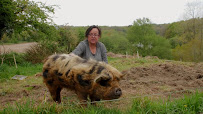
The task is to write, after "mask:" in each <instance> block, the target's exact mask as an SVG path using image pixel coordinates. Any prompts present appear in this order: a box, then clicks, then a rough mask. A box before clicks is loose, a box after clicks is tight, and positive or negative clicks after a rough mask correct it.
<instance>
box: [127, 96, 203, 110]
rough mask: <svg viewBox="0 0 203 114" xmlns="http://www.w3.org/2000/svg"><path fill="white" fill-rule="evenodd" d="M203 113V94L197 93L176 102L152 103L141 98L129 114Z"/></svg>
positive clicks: (135, 101)
mask: <svg viewBox="0 0 203 114" xmlns="http://www.w3.org/2000/svg"><path fill="white" fill-rule="evenodd" d="M202 112H203V93H198V92H196V93H195V94H193V95H191V96H184V98H182V99H176V100H175V101H173V102H171V101H165V102H163V101H161V100H160V101H157V102H155V101H152V100H150V99H149V98H140V99H135V100H134V101H133V105H132V107H131V109H130V111H129V113H135V114H137V113H156V114H167V113H170V114H198V113H202Z"/></svg>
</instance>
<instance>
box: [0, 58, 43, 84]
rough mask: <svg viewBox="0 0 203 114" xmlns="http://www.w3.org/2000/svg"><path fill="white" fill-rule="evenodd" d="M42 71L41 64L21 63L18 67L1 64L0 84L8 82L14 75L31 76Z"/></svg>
mask: <svg viewBox="0 0 203 114" xmlns="http://www.w3.org/2000/svg"><path fill="white" fill-rule="evenodd" d="M41 71H42V64H31V63H28V62H27V63H23V64H20V65H18V67H17V68H16V67H15V65H12V66H11V65H8V64H3V65H1V66H0V82H3V81H5V80H8V79H10V78H12V77H13V76H15V75H25V76H32V75H34V74H36V73H38V72H41Z"/></svg>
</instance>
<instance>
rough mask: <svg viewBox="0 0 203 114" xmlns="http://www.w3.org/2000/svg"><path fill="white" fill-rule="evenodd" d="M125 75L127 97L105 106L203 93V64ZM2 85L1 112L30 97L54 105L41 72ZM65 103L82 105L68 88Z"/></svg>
mask: <svg viewBox="0 0 203 114" xmlns="http://www.w3.org/2000/svg"><path fill="white" fill-rule="evenodd" d="M14 46H16V45H14ZM17 46H19V45H17ZM24 46H26V44H25V45H24ZM20 47H22V45H21V46H20ZM18 51H19V50H18ZM19 52H22V50H21V51H19ZM123 62H125V59H123ZM122 73H123V74H124V75H125V76H124V79H123V80H121V81H120V83H121V88H122V91H123V96H122V97H121V98H120V99H121V100H120V101H118V102H117V104H115V103H111V102H110V103H109V102H107V103H105V104H106V106H108V107H111V106H115V105H116V106H118V107H119V108H124V107H126V106H129V105H130V104H131V103H132V102H131V101H132V99H133V98H138V97H144V96H148V97H151V98H153V99H158V98H163V99H167V98H169V96H170V97H171V99H174V98H180V97H183V96H184V95H185V94H191V93H194V92H195V91H196V90H198V91H200V92H203V63H190V64H184V63H182V64H180V63H175V62H164V63H158V64H151V65H148V66H145V67H132V68H130V69H128V70H125V71H122ZM1 85H2V86H0V104H1V105H0V109H1V108H2V107H5V106H6V105H7V104H12V103H15V102H24V99H25V98H30V99H32V100H34V101H36V103H44V102H48V103H53V100H52V99H51V97H50V94H49V92H48V91H47V88H46V87H45V85H44V84H43V83H42V77H41V75H40V73H39V74H36V75H35V76H29V77H28V78H26V79H25V80H24V81H16V80H11V81H8V82H3V83H2V84H1ZM11 88H12V89H11ZM62 102H63V103H64V104H66V103H67V102H69V103H70V104H75V103H76V102H78V100H77V96H76V94H75V93H74V92H71V91H66V89H64V90H63V91H62Z"/></svg>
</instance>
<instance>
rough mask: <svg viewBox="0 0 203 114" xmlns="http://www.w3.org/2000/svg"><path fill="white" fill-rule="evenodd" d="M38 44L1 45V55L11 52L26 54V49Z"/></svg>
mask: <svg viewBox="0 0 203 114" xmlns="http://www.w3.org/2000/svg"><path fill="white" fill-rule="evenodd" d="M35 44H37V43H36V42H30V43H20V44H11V45H0V54H2V53H9V52H17V53H24V52H25V51H26V49H28V48H29V47H30V46H32V45H35Z"/></svg>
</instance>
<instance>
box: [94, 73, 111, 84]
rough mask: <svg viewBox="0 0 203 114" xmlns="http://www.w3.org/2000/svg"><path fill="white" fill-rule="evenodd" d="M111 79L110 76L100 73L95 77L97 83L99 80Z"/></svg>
mask: <svg viewBox="0 0 203 114" xmlns="http://www.w3.org/2000/svg"><path fill="white" fill-rule="evenodd" d="M111 79H112V77H111V76H109V75H100V76H98V77H96V79H95V82H96V83H99V82H101V81H109V80H111Z"/></svg>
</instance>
